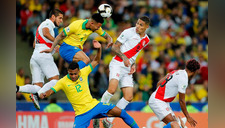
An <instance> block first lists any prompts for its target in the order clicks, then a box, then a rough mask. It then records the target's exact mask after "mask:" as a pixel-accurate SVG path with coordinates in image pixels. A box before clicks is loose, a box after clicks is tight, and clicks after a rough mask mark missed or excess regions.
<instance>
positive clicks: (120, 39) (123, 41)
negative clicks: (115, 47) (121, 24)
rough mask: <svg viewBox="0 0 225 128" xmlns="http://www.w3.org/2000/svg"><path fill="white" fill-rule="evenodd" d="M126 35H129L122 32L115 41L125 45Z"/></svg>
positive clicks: (125, 31)
mask: <svg viewBox="0 0 225 128" xmlns="http://www.w3.org/2000/svg"><path fill="white" fill-rule="evenodd" d="M128 35H129V33H128V32H127V30H124V31H123V32H122V33H121V34H120V36H119V37H118V38H117V40H118V41H119V42H120V43H122V44H123V43H125V42H126V41H127V39H128Z"/></svg>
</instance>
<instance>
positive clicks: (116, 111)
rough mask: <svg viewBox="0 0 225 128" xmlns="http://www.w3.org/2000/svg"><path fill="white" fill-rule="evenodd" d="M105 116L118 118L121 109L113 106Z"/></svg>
mask: <svg viewBox="0 0 225 128" xmlns="http://www.w3.org/2000/svg"><path fill="white" fill-rule="evenodd" d="M107 115H108V116H109V117H120V115H121V109H120V108H118V107H117V106H115V107H114V108H113V109H111V110H109V111H108V113H107Z"/></svg>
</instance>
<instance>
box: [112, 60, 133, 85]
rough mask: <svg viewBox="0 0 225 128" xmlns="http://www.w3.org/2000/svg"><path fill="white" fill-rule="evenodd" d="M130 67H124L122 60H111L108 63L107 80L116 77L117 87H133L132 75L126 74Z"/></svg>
mask: <svg viewBox="0 0 225 128" xmlns="http://www.w3.org/2000/svg"><path fill="white" fill-rule="evenodd" d="M129 72H130V67H125V66H124V64H123V62H116V60H112V61H111V62H110V64H109V80H111V79H116V80H118V81H119V87H120V88H123V87H133V85H134V83H133V75H128V73H129Z"/></svg>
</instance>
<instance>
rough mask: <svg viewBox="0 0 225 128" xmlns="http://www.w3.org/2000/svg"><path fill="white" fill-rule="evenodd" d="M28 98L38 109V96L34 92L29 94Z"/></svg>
mask: <svg viewBox="0 0 225 128" xmlns="http://www.w3.org/2000/svg"><path fill="white" fill-rule="evenodd" d="M30 99H31V100H32V102H33V103H34V106H35V108H36V109H38V110H40V105H39V102H38V97H37V96H36V95H34V94H32V93H31V94H30Z"/></svg>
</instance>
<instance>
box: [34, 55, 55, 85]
mask: <svg viewBox="0 0 225 128" xmlns="http://www.w3.org/2000/svg"><path fill="white" fill-rule="evenodd" d="M30 70H31V74H32V83H39V82H42V83H44V77H45V76H46V78H47V79H49V78H51V77H53V76H56V75H59V71H58V68H57V66H56V64H55V62H54V59H53V57H52V55H51V53H37V52H34V53H33V55H32V57H31V59H30Z"/></svg>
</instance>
